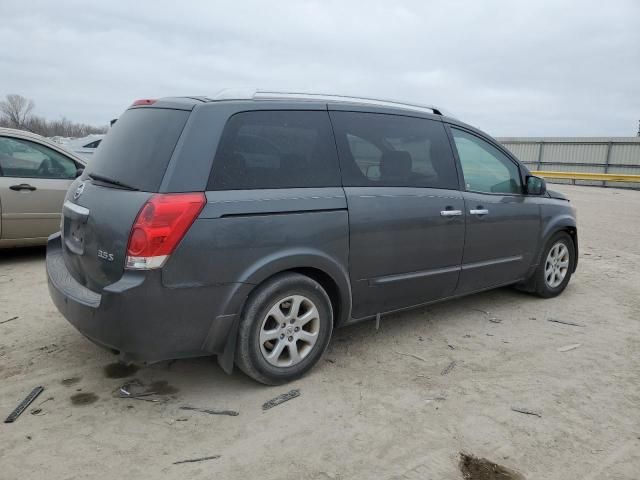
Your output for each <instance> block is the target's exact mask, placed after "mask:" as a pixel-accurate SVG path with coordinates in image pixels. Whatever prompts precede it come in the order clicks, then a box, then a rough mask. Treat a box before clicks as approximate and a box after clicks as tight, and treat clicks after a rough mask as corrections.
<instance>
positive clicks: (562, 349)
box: [558, 343, 582, 352]
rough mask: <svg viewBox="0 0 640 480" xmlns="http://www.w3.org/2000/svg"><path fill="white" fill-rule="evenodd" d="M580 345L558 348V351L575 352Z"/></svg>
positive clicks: (573, 344) (574, 344)
mask: <svg viewBox="0 0 640 480" xmlns="http://www.w3.org/2000/svg"><path fill="white" fill-rule="evenodd" d="M581 346H582V344H581V343H572V344H571V345H565V346H564V347H560V348H559V349H558V351H559V352H568V351H569V350H575V349H576V348H578V347H581Z"/></svg>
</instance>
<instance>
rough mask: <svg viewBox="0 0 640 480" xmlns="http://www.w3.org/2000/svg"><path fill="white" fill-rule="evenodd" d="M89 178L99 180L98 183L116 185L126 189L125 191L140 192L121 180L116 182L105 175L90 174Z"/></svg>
mask: <svg viewBox="0 0 640 480" xmlns="http://www.w3.org/2000/svg"><path fill="white" fill-rule="evenodd" d="M88 177H89V178H90V179H92V180H97V181H98V182H102V183H108V184H110V185H115V186H116V187H120V188H124V189H125V190H135V191H138V190H139V188H136V187H132V186H131V185H127V184H126V183H122V182H120V181H119V180H114V179H113V178H109V177H105V176H104V175H100V174H97V173H90V174H89V175H88Z"/></svg>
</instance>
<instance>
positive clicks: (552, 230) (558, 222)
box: [536, 215, 578, 273]
mask: <svg viewBox="0 0 640 480" xmlns="http://www.w3.org/2000/svg"><path fill="white" fill-rule="evenodd" d="M558 232H567V233H568V234H569V237H571V240H572V241H573V246H574V249H575V258H574V262H573V266H572V269H571V273H574V272H575V271H576V268H577V267H578V227H577V225H576V219H575V217H573V216H571V215H561V216H558V217H555V218H554V219H553V220H552V221H550V222H549V223H548V224H547V225H546V227H545V229H544V232H543V235H542V242H541V245H540V251H539V252H538V259H537V260H538V261H537V262H536V264H537V263H539V262H540V261H541V260H542V258H541V257H542V254H543V253H544V249H545V247H546V245H547V243H548V242H549V239H550V238H551V237H552V236H553V235H555V234H556V233H558Z"/></svg>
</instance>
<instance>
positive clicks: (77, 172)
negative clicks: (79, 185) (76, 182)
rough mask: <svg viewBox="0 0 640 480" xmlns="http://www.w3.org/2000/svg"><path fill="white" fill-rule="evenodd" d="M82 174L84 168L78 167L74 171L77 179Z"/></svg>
mask: <svg viewBox="0 0 640 480" xmlns="http://www.w3.org/2000/svg"><path fill="white" fill-rule="evenodd" d="M82 172H84V167H78V168H77V169H76V178H78V177H79V176H80V175H82Z"/></svg>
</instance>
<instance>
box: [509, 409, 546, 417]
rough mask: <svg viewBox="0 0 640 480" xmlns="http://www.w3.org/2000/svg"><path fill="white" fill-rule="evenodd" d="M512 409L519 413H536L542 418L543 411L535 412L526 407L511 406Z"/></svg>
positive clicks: (535, 414)
mask: <svg viewBox="0 0 640 480" xmlns="http://www.w3.org/2000/svg"><path fill="white" fill-rule="evenodd" d="M511 410H513V411H514V412H518V413H524V414H525V415H534V416H536V417H539V418H542V414H541V413H539V412H535V411H533V410H528V409H526V408H520V407H511Z"/></svg>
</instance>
